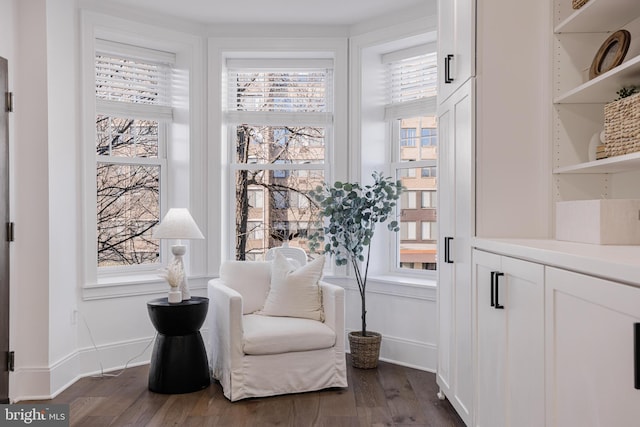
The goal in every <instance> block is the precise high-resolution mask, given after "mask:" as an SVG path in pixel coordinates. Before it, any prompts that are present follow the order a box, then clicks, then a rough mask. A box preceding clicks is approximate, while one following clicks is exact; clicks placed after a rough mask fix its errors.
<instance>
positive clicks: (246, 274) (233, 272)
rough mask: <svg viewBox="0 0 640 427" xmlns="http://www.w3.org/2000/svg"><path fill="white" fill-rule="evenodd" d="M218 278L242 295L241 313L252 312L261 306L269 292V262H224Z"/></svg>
mask: <svg viewBox="0 0 640 427" xmlns="http://www.w3.org/2000/svg"><path fill="white" fill-rule="evenodd" d="M220 279H221V280H222V281H223V282H224V284H225V285H226V286H228V287H230V288H231V289H233V290H235V291H237V292H238V293H239V294H240V295H241V296H242V314H249V313H253V312H255V311H258V310H260V309H261V308H262V306H263V305H264V299H265V298H266V296H267V293H268V292H269V286H270V283H271V262H265V261H253V262H245V261H229V262H225V263H223V264H222V266H221V267H220Z"/></svg>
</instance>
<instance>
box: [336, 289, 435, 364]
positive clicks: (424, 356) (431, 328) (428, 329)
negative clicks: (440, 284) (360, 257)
mask: <svg viewBox="0 0 640 427" xmlns="http://www.w3.org/2000/svg"><path fill="white" fill-rule="evenodd" d="M325 280H326V281H328V282H331V283H334V284H337V285H340V286H342V287H343V288H345V291H346V292H345V295H346V298H345V306H346V315H345V325H346V329H347V332H350V331H359V330H360V329H361V324H362V321H361V306H362V305H361V299H360V293H359V291H358V287H357V285H356V283H355V281H354V280H353V279H349V278H325ZM366 301H367V330H368V331H375V332H379V333H381V334H382V344H381V346H380V359H381V360H384V361H388V362H392V363H396V364H399V365H404V366H409V367H412V368H416V369H421V370H425V371H430V372H435V371H436V366H437V364H438V351H437V340H438V328H437V326H438V325H437V306H436V287H435V286H425V285H424V284H412V283H408V282H406V281H404V282H403V281H401V280H391V279H388V280H383V279H376V278H370V279H369V280H367V294H366ZM346 345H347V349H348V348H349V345H348V343H347V344H346Z"/></svg>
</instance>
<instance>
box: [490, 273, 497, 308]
mask: <svg viewBox="0 0 640 427" xmlns="http://www.w3.org/2000/svg"><path fill="white" fill-rule="evenodd" d="M496 273H497V271H492V272H491V307H495V306H496V300H495V288H496Z"/></svg>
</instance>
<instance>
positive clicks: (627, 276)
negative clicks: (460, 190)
mask: <svg viewBox="0 0 640 427" xmlns="http://www.w3.org/2000/svg"><path fill="white" fill-rule="evenodd" d="M471 244H472V246H473V247H475V248H477V249H482V250H486V251H490V252H495V253H499V254H504V255H509V256H511V257H514V258H520V259H524V260H528V261H533V262H538V263H541V264H545V265H548V266H552V267H559V268H563V269H566V270H571V271H576V272H580V273H586V274H589V275H592V276H597V277H602V278H606V279H611V280H615V281H619V282H623V283H628V284H631V285H634V286H640V246H615V245H592V244H586V243H574V242H563V241H559V240H551V239H491V238H479V237H476V238H474V239H472V241H471Z"/></svg>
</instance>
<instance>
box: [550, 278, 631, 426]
mask: <svg viewBox="0 0 640 427" xmlns="http://www.w3.org/2000/svg"><path fill="white" fill-rule="evenodd" d="M546 282H547V289H546V293H545V304H546V333H545V337H546V349H547V362H548V363H547V376H546V378H547V381H546V384H547V393H546V399H547V424H546V425H547V426H580V427H589V426H637V425H638V423H639V422H640V421H639V420H640V390H638V389H636V388H635V384H634V365H635V362H636V361H635V360H634V325H635V324H636V323H638V322H640V289H638V288H635V287H632V286H628V285H623V284H620V283H615V282H612V281H608V280H603V279H598V278H595V277H591V276H586V275H583V274H578V273H572V272H568V271H565V270H560V269H556V268H548V269H547V273H546ZM637 339H638V340H640V336H639V337H637ZM636 357H640V354H638V355H637V356H636ZM639 386H640V384H639Z"/></svg>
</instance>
